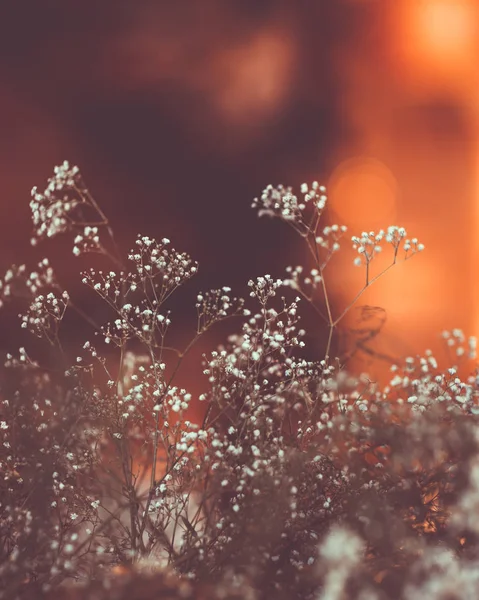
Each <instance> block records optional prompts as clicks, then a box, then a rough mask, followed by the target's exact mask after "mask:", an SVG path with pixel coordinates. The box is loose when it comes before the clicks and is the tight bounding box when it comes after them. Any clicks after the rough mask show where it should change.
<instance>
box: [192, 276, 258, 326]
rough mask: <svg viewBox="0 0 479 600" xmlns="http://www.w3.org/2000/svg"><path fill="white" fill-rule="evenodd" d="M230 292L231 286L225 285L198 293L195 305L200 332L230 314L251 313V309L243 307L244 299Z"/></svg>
mask: <svg viewBox="0 0 479 600" xmlns="http://www.w3.org/2000/svg"><path fill="white" fill-rule="evenodd" d="M230 292H231V288H229V287H227V286H224V287H222V288H221V289H217V290H210V291H208V292H205V293H204V292H200V293H199V294H198V295H197V297H196V305H195V306H196V310H197V313H198V326H197V332H198V333H200V332H203V331H206V330H207V329H208V328H209V327H210V326H211V325H213V323H216V322H218V321H221V320H222V319H226V318H228V317H230V316H233V315H245V316H247V315H248V314H249V311H247V310H245V309H244V308H243V307H244V299H243V298H235V297H231V295H230Z"/></svg>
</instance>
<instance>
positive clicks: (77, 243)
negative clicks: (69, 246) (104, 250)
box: [72, 225, 101, 256]
mask: <svg viewBox="0 0 479 600" xmlns="http://www.w3.org/2000/svg"><path fill="white" fill-rule="evenodd" d="M100 251H101V244H100V236H99V235H98V227H90V226H89V225H86V226H85V227H84V229H83V231H82V233H79V234H78V235H77V236H76V237H75V240H74V246H73V250H72V252H73V254H74V255H75V256H80V254H83V253H86V252H100Z"/></svg>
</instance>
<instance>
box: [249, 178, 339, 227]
mask: <svg viewBox="0 0 479 600" xmlns="http://www.w3.org/2000/svg"><path fill="white" fill-rule="evenodd" d="M301 193H302V194H303V198H302V200H299V199H298V197H297V196H295V195H294V194H293V191H292V188H291V187H285V186H283V185H278V186H277V187H273V186H272V185H268V186H267V187H266V188H265V189H264V190H263V192H262V194H261V196H260V197H259V198H255V199H254V200H253V204H252V207H253V208H257V209H258V215H259V216H260V217H261V216H263V215H266V216H270V217H279V218H281V219H283V220H284V221H287V222H289V223H290V224H291V225H293V226H295V227H299V229H300V231H301V232H302V233H303V234H306V233H307V232H308V230H309V227H308V225H307V224H306V223H305V221H304V211H305V209H306V208H307V207H308V206H310V205H313V206H314V211H315V214H316V215H319V214H321V213H322V211H323V210H324V208H325V206H326V202H327V196H326V188H325V187H324V186H322V185H319V183H318V182H317V181H315V182H313V184H312V185H311V187H309V186H308V184H306V183H303V184H302V185H301Z"/></svg>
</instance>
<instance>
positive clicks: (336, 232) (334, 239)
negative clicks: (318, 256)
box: [315, 223, 348, 253]
mask: <svg viewBox="0 0 479 600" xmlns="http://www.w3.org/2000/svg"><path fill="white" fill-rule="evenodd" d="M347 230H348V228H347V227H346V225H337V224H336V223H335V224H334V225H327V226H326V227H324V229H323V232H322V235H317V236H316V238H315V241H316V243H317V244H318V246H320V247H321V248H323V249H324V250H327V251H328V253H333V252H337V251H338V250H339V248H340V245H339V240H340V238H341V236H342V234H343V233H345V232H346V231H347Z"/></svg>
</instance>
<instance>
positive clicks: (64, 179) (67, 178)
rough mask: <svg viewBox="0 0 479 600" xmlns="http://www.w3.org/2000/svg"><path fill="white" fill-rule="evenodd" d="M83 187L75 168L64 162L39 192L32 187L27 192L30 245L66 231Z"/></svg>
mask: <svg viewBox="0 0 479 600" xmlns="http://www.w3.org/2000/svg"><path fill="white" fill-rule="evenodd" d="M82 187H83V184H82V181H81V176H80V171H79V169H78V167H76V166H73V167H71V166H70V164H69V163H68V162H67V161H65V162H64V163H63V164H62V165H60V166H58V167H55V169H54V175H53V177H51V178H50V179H49V180H48V185H47V187H46V189H45V190H44V191H43V192H39V191H38V188H37V187H36V186H35V187H34V188H33V189H32V191H31V197H32V199H31V201H30V208H31V210H32V218H33V225H34V227H35V232H34V237H33V238H32V239H31V243H32V245H35V244H36V243H37V242H38V241H39V240H41V239H44V238H51V237H54V236H55V235H58V234H59V233H64V232H65V231H68V230H69V229H70V226H71V217H70V214H71V212H72V211H73V210H74V209H75V208H76V207H77V206H78V205H79V204H81V203H82V200H81V199H80V198H79V197H78V190H79V189H81V188H82Z"/></svg>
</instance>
